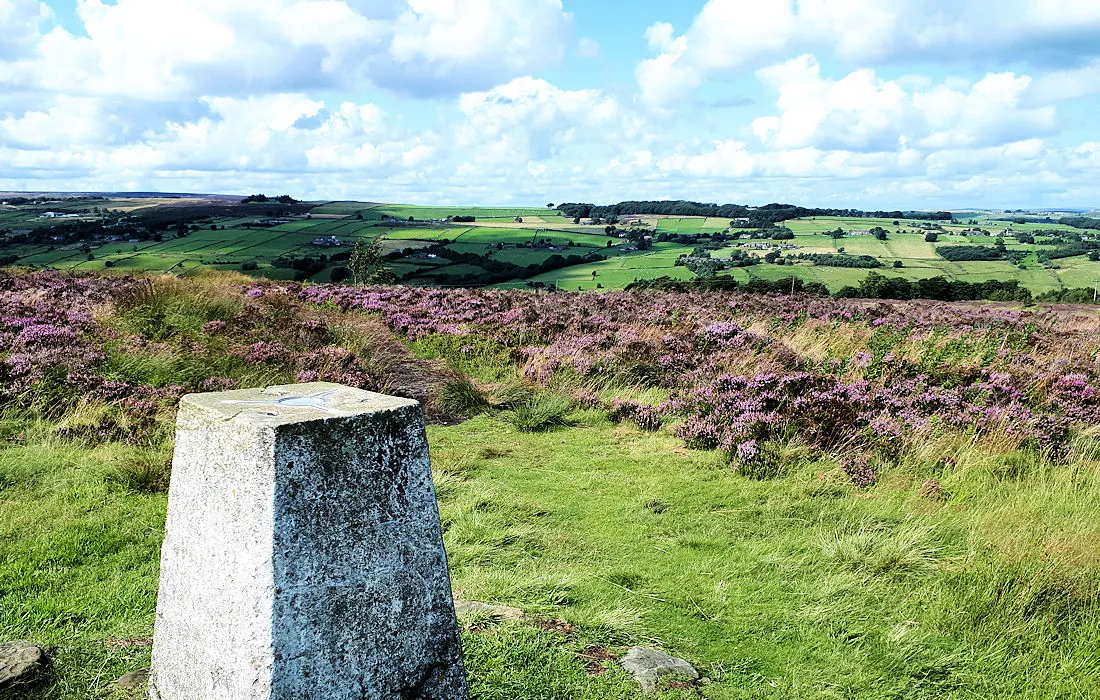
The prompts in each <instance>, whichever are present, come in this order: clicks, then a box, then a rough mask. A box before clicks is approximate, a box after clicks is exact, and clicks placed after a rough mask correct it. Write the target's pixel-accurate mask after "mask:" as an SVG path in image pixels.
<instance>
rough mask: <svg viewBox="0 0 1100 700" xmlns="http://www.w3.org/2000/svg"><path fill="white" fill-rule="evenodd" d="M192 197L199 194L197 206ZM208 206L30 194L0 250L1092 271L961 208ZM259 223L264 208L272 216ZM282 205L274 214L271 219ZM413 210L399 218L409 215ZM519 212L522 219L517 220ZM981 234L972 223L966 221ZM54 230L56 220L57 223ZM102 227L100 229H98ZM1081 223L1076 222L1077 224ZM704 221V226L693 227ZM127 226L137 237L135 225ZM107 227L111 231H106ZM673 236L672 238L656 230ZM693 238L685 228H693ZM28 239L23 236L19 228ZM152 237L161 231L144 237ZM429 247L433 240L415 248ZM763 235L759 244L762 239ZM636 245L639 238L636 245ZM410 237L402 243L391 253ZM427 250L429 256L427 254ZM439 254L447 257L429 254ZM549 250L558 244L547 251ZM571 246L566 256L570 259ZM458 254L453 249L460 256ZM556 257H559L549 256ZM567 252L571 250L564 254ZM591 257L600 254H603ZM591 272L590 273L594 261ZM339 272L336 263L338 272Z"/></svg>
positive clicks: (533, 274)
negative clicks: (374, 253)
mask: <svg viewBox="0 0 1100 700" xmlns="http://www.w3.org/2000/svg"><path fill="white" fill-rule="evenodd" d="M196 206H197V205H196ZM203 206H206V207H207V208H208V209H209V211H210V212H211V214H210V215H209V216H205V217H200V218H199V219H198V220H194V221H192V222H191V223H190V224H189V225H188V226H187V230H185V231H184V233H185V234H186V235H185V236H184V237H179V232H177V231H176V228H175V227H174V226H172V225H169V226H168V228H167V229H165V230H164V233H163V234H160V235H158V236H156V237H153V236H150V235H149V234H147V233H146V234H141V235H137V234H130V235H126V236H124V237H122V238H123V239H122V240H114V241H112V240H102V239H103V238H105V237H106V236H105V235H101V236H99V239H98V240H83V241H78V242H70V241H69V240H68V239H66V238H65V236H62V237H61V238H60V239H59V240H53V239H52V238H50V237H49V236H46V235H39V236H38V238H39V240H37V241H36V242H33V243H31V242H21V241H20V240H16V239H19V238H20V237H19V236H15V235H14V234H12V233H10V232H13V231H14V232H15V233H24V234H25V233H26V232H28V231H45V232H49V231H51V230H55V228H56V227H65V226H69V227H72V226H76V225H78V222H82V223H83V224H85V225H93V224H94V222H95V220H96V218H95V216H94V215H93V213H92V212H93V211H95V210H99V211H101V212H102V211H113V212H129V214H125V213H123V214H112V215H111V216H114V217H120V216H121V217H124V218H122V219H119V221H120V222H121V221H126V220H127V219H125V217H127V216H132V217H133V219H132V220H134V221H138V222H140V221H143V220H144V219H143V218H142V217H149V216H154V215H155V216H157V217H160V219H161V220H165V219H164V217H168V220H169V221H170V220H171V217H172V215H173V213H179V214H180V215H181V216H182V215H183V213H184V212H187V211H189V210H188V208H187V207H188V205H187V203H186V202H181V201H180V200H172V199H114V200H106V201H99V200H96V201H80V202H64V201H62V202H57V203H41V204H35V205H33V206H19V207H12V206H4V207H0V231H4V230H7V231H9V237H8V239H5V240H7V241H8V242H7V244H6V245H4V246H3V247H2V249H0V254H4V255H6V256H7V259H9V260H14V262H15V264H18V265H21V266H27V267H32V268H37V269H44V268H46V269H58V270H77V271H96V270H103V269H107V268H110V269H115V270H119V271H126V272H142V271H151V272H168V273H173V274H191V273H194V272H195V271H198V270H202V269H211V268H213V269H221V270H241V271H244V272H246V273H247V274H249V275H253V276H260V277H267V278H271V279H299V280H312V281H328V280H330V279H332V275H333V273H334V271H336V270H338V269H339V268H341V267H345V266H346V265H347V264H348V263H347V258H348V255H349V254H350V250H351V248H352V247H353V246H354V245H355V244H356V243H357V242H359V241H363V242H366V243H372V242H377V243H378V245H379V250H380V251H381V252H382V253H383V254H385V255H390V259H389V260H388V262H387V264H388V265H389V266H390V268H391V269H392V270H393V271H394V272H395V273H396V274H398V276H399V279H401V280H403V281H405V282H407V283H410V284H421V285H442V286H453V285H474V286H485V285H496V286H499V287H503V288H517V287H525V286H528V285H547V284H551V285H557V286H559V287H562V288H563V289H570V290H576V289H620V288H622V287H624V286H626V285H628V284H630V283H631V282H634V281H636V280H649V279H655V278H660V277H669V278H672V279H680V280H688V279H692V278H694V277H696V275H697V272H698V269H695V271H693V270H692V269H688V268H687V267H684V266H678V265H676V262H677V259H678V258H679V257H680V256H682V255H692V254H693V250H695V249H696V248H697V247H699V246H700V245H703V244H706V243H708V242H709V241H710V240H711V239H710V237H711V236H723V237H724V238H726V239H727V240H726V242H725V243H724V244H719V245H711V246H708V250H707V251H706V253H705V254H706V255H709V256H711V257H713V258H717V259H719V260H721V259H729V258H730V257H737V256H740V255H742V254H744V255H748V256H755V258H756V259H757V261H759V262H761V263H762V264H754V265H751V266H744V267H736V266H735V267H733V268H732V269H724V270H723V269H719V270H718V271H717V273H716V274H717V275H718V276H719V277H729V278H731V279H734V280H738V281H740V282H748V281H750V280H754V279H757V280H780V279H785V278H789V277H796V278H798V279H802V280H804V281H806V282H818V283H821V284H824V285H825V286H826V287H827V288H828V289H829V290H830V291H832V292H836V291H838V290H840V289H841V288H843V287H846V286H858V285H859V284H860V283H861V282H862V280H864V279H865V278H866V277H867V275H868V270H867V269H865V268H850V267H830V266H825V265H822V264H815V263H814V262H811V261H808V260H807V261H799V260H797V259H794V257H793V256H797V255H801V254H832V255H852V256H855V255H867V256H871V257H874V258H875V259H876V260H878V261H879V262H880V263H881V267H880V268H879V269H877V270H876V272H878V273H880V274H886V275H887V276H890V277H896V278H901V279H904V280H908V281H911V282H912V281H917V280H922V279H930V278H933V277H939V276H943V277H945V278H947V279H948V280H952V281H958V282H970V283H975V282H983V281H989V280H992V281H1006V280H1018V281H1019V282H1020V284H1021V285H1023V286H1024V287H1026V288H1027V289H1030V290H1031V291H1032V292H1033V293H1035V294H1041V293H1044V292H1052V291H1059V290H1064V289H1072V288H1088V287H1092V286H1093V285H1095V284H1097V281H1098V279H1100V262H1097V261H1092V260H1090V259H1088V257H1086V256H1085V255H1083V254H1082V255H1076V256H1073V257H1068V258H1061V259H1058V260H1055V261H1045V260H1043V259H1042V257H1041V256H1042V254H1043V253H1044V251H1049V250H1050V248H1049V247H1044V246H1043V245H1041V244H1039V243H1035V244H1029V243H1018V242H1017V241H1016V238H1015V235H1016V233H1018V232H1042V233H1045V234H1051V233H1055V234H1057V233H1059V232H1063V233H1066V232H1068V233H1073V234H1080V233H1082V232H1081V231H1079V230H1077V229H1072V228H1071V227H1068V226H1065V225H1061V224H1015V223H1010V222H1006V221H995V220H992V218H991V216H990V215H986V214H978V213H973V214H968V215H967V218H965V219H964V220H961V221H959V222H954V223H953V222H940V223H938V224H936V225H938V226H939V227H940V229H939V240H938V241H936V242H934V243H933V242H927V241H925V230H924V229H925V228H928V227H929V226H930V224H929V222H922V221H911V220H897V221H895V220H890V219H875V218H852V217H824V216H822V217H807V218H802V219H795V220H790V221H786V222H785V223H784V225H786V226H788V227H789V228H790V229H791V230H792V231H793V233H794V236H795V237H794V239H793V240H789V241H774V242H771V243H769V242H768V241H766V240H765V241H758V240H737V239H738V237H739V236H748V235H751V230H743V229H728V226H729V224H730V222H729V221H728V220H726V219H720V218H705V217H692V216H663V215H642V216H640V217H634V218H637V219H639V220H640V221H642V222H644V228H645V229H646V230H647V231H648V232H649V233H650V235H651V236H652V239H653V241H652V243H653V244H651V242H648V241H647V242H644V243H645V245H640V244H639V240H638V239H637V238H634V239H628V238H626V237H624V236H628V235H631V231H632V229H636V228H637V227H632V226H631V225H630V224H629V223H626V224H623V225H620V226H618V227H617V228H616V229H615V230H614V231H610V233H609V230H610V229H609V228H608V226H607V225H606V224H600V225H584V224H583V223H581V224H573V223H572V222H573V219H572V218H571V217H566V216H563V215H562V214H561V212H560V211H558V210H555V209H549V208H545V207H544V208H534V207H532V208H501V207H498V208H492V207H442V206H437V207H424V206H411V205H393V204H380V203H370V202H329V203H320V204H313V205H300V206H298V207H297V208H295V209H293V212H292V213H289V214H287V213H281V214H280V211H278V210H274V211H273V210H272V209H271V207H272V206H274V205H263V204H259V205H244V206H248V207H252V209H251V211H254V212H255V213H254V214H252V215H242V213H243V211H244V210H242V209H241V208H240V207H236V208H235V209H234V208H233V207H228V208H227V206H228V205H226V204H224V203H221V204H217V205H215V204H211V203H205V204H204V205H203ZM46 211H56V212H58V213H64V212H76V213H79V214H80V216H79V218H78V219H44V218H42V217H43V214H44V212H46ZM276 214H278V215H279V216H277V217H276V218H275V219H274V220H271V221H268V222H267V223H265V224H262V225H261V224H258V223H257V222H259V221H264V220H265V217H267V218H268V219H270V216H268V215H276ZM280 217H281V218H280ZM410 217H411V218H412V219H413V222H409V218H410ZM448 217H474V218H475V219H476V220H475V221H473V222H461V223H456V222H450V223H448V222H447V221H446V219H448ZM517 219H522V222H517V221H516V220H517ZM873 227H882V228H883V229H885V230H886V231H887V232H888V235H887V239H886V240H878V239H877V238H875V237H873V236H870V235H866V232H867V231H869V230H870V229H872V228H873ZM837 228H840V229H842V230H843V231H844V232H845V233H846V235H845V236H844V237H843V238H839V239H834V238H831V237H830V236H829V235H827V233H828V232H832V231H835V230H836V229H837ZM979 229H980V230H982V231H986V232H988V233H989V234H991V235H981V234H978V233H976V230H979ZM57 230H61V229H57ZM107 232H108V233H109V229H107ZM1085 233H1086V234H1087V232H1085ZM704 234H705V235H704ZM998 235H1001V236H1003V238H1004V240H1005V247H1006V250H1008V251H1009V252H1020V253H1022V254H1023V256H1022V257H1023V259H1022V261H1021V263H1020V264H1014V263H1013V262H1011V261H1009V260H996V261H960V262H952V261H949V260H946V259H944V258H943V257H942V256H941V255H939V254H938V253H937V250H938V249H940V248H942V247H943V246H950V245H980V246H991V245H993V243H994V241H995V239H996V236H998ZM135 236H136V237H135ZM329 236H333V237H335V238H336V239H338V240H339V241H340V243H341V245H340V246H339V247H336V246H323V245H314V244H313V241H314V239H317V238H325V237H329ZM116 237H117V236H116ZM669 237H673V240H667V241H666V240H664V239H666V238H669ZM692 237H694V238H692ZM22 238H27V236H25V235H24V236H22ZM156 238H159V239H160V240H156ZM779 243H784V244H785V245H788V246H794V248H793V249H788V250H784V251H783V257H785V258H787V259H788V261H789V262H793V263H794V264H788V265H773V264H767V263H764V262H763V261H762V260H760V258H763V256H764V254H765V253H766V252H767V251H768V246H769V245H778V244H779ZM431 246H442V248H441V249H440V250H436V251H435V252H431V251H429V252H428V253H419V252H417V251H422V250H423V249H425V248H429V247H431ZM761 246H763V247H761ZM639 248H641V250H639ZM404 249H409V252H408V253H402V252H401V251H403V250H404ZM429 253H430V255H431V256H434V257H429ZM440 256H443V257H444V258H447V259H446V260H440V259H438V258H439V257H440ZM555 256H559V257H557V258H556V257H555ZM570 256H573V257H572V258H570ZM460 257H461V259H459V258H460ZM559 258H560V259H559ZM565 258H570V259H569V260H564V259H565ZM601 258H602V259H601ZM593 273H595V274H593ZM343 274H346V272H345V273H343Z"/></svg>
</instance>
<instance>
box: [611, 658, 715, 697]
mask: <svg viewBox="0 0 1100 700" xmlns="http://www.w3.org/2000/svg"><path fill="white" fill-rule="evenodd" d="M619 663H620V664H622V667H623V668H625V669H626V670H627V672H628V673H630V675H631V676H633V677H634V680H636V681H638V682H639V683H640V684H641V685H642V692H644V693H646V694H649V693H654V692H656V691H657V682H658V681H659V680H661V679H662V678H665V677H669V676H673V677H680V678H686V679H688V680H696V679H697V678H699V672H698V671H696V670H695V667H694V666H692V665H691V664H689V663H688V662H687V661H684V660H683V659H678V658H676V657H675V656H669V655H668V654H666V653H664V652H663V651H660V650H659V649H652V648H650V647H631V648H630V649H629V650H627V652H626V656H624V657H623V658H622V660H621V661H620V662H619Z"/></svg>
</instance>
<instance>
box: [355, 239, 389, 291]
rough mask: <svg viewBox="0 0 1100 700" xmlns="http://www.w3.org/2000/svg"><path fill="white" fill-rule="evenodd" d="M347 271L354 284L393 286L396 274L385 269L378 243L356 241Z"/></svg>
mask: <svg viewBox="0 0 1100 700" xmlns="http://www.w3.org/2000/svg"><path fill="white" fill-rule="evenodd" d="M348 269H349V270H351V277H352V280H353V281H354V282H355V283H356V284H394V283H396V282H397V274H396V273H395V272H394V271H393V270H391V269H389V268H388V267H386V264H385V260H384V259H383V257H382V249H381V247H380V246H379V245H378V241H372V242H371V243H367V242H366V241H358V242H356V244H355V249H354V250H352V251H351V257H350V258H348Z"/></svg>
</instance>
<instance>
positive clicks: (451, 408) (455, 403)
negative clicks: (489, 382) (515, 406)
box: [437, 377, 489, 418]
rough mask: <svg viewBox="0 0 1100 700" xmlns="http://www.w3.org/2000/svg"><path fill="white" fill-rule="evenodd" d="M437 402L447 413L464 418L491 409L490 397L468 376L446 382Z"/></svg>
mask: <svg viewBox="0 0 1100 700" xmlns="http://www.w3.org/2000/svg"><path fill="white" fill-rule="evenodd" d="M437 403H438V405H439V408H441V409H442V410H443V411H445V412H446V413H448V414H450V415H452V416H462V417H464V418H469V417H471V416H476V415H477V414H479V413H484V412H485V411H488V410H489V397H488V396H486V394H485V392H484V391H482V390H481V389H479V388H478V387H477V385H476V384H474V383H473V381H471V380H470V379H469V378H468V377H459V378H457V379H452V380H451V381H449V382H447V383H446V384H444V385H443V388H442V389H441V390H440V392H439V398H438V399H437Z"/></svg>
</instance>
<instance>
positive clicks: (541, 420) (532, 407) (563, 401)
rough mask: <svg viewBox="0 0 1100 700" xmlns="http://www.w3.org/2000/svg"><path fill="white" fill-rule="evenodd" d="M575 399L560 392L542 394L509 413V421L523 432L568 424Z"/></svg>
mask: <svg viewBox="0 0 1100 700" xmlns="http://www.w3.org/2000/svg"><path fill="white" fill-rule="evenodd" d="M572 410H573V401H572V400H571V399H569V398H567V397H565V396H560V395H558V394H540V395H539V396H537V397H535V398H533V399H530V400H528V401H525V402H524V403H521V404H519V405H517V406H516V407H515V408H514V409H513V410H512V412H511V413H509V414H508V422H509V423H511V424H512V426H513V427H514V428H515V429H516V430H518V431H520V432H521V433H540V432H545V431H547V430H553V429H554V428H560V427H562V426H565V425H568V421H567V420H566V417H567V416H568V415H569V412H570V411H572Z"/></svg>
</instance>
